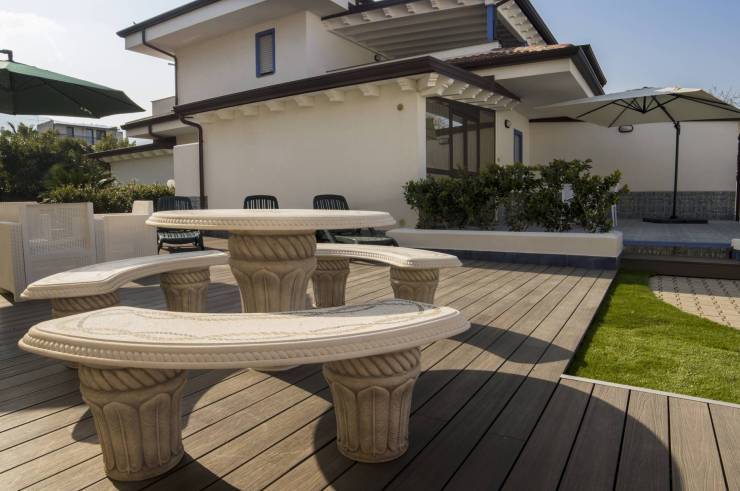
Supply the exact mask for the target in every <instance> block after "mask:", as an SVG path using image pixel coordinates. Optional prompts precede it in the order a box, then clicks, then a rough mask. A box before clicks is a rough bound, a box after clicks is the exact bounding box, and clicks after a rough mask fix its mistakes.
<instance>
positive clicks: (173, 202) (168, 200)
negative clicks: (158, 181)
mask: <svg viewBox="0 0 740 491" xmlns="http://www.w3.org/2000/svg"><path fill="white" fill-rule="evenodd" d="M192 209H193V202H192V201H190V198H188V197H187V196H162V197H161V198H159V199H158V200H157V211H170V210H192Z"/></svg>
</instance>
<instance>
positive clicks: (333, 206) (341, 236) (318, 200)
mask: <svg viewBox="0 0 740 491" xmlns="http://www.w3.org/2000/svg"><path fill="white" fill-rule="evenodd" d="M313 208H314V210H349V209H350V208H349V203H347V199H346V198H345V197H344V196H342V195H339V194H319V195H318V196H314V198H313ZM368 231H369V233H370V235H365V234H363V233H362V229H359V228H357V229H345V230H321V231H319V232H317V233H316V238H317V240H319V241H320V242H335V243H339V244H365V245H386V246H396V247H398V242H396V239H394V238H392V237H386V236H385V235H382V234H380V233H378V232H376V231H375V229H373V228H369V229H368Z"/></svg>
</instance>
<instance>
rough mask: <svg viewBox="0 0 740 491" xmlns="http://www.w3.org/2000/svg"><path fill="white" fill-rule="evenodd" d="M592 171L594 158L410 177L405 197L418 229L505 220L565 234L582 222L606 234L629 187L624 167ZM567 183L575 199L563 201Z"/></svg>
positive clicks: (513, 226) (489, 225)
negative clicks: (415, 215)
mask: <svg viewBox="0 0 740 491" xmlns="http://www.w3.org/2000/svg"><path fill="white" fill-rule="evenodd" d="M590 171H591V161H590V160H585V161H581V160H573V161H565V160H554V161H553V162H551V163H549V164H548V165H544V166H534V167H530V166H526V165H523V164H514V165H509V166H503V167H502V166H498V165H491V166H489V167H487V168H485V169H483V170H482V171H481V172H480V174H478V175H474V176H473V175H469V174H467V173H465V172H462V171H459V172H456V173H455V174H454V175H453V176H452V177H451V178H447V177H441V178H438V177H428V178H426V179H421V180H416V181H409V182H407V183H406V185H405V186H404V197H405V199H406V202H407V203H408V204H409V206H411V208H413V209H414V210H416V211H417V212H418V213H419V222H418V224H417V227H418V228H444V229H460V228H470V227H472V228H479V229H489V230H492V229H494V228H496V226H497V225H498V222H499V221H503V222H505V224H506V226H507V228H508V229H509V230H513V231H522V230H526V229H527V228H528V227H530V226H539V227H542V228H544V229H545V230H547V231H558V232H560V231H565V230H569V229H570V228H571V226H572V225H579V226H581V227H583V228H584V229H585V230H587V231H589V232H606V231H609V230H611V228H612V223H611V214H610V209H611V206H612V205H613V204H616V203H617V202H618V201H619V197H620V196H621V195H622V194H624V193H626V192H627V188H626V186H625V187H622V188H621V189H616V186H617V185H618V184H619V180H620V177H621V174H620V173H619V171H616V172H614V173H612V174H611V175H609V176H594V175H591V173H590ZM566 185H569V186H571V188H572V189H573V194H574V197H573V199H571V200H568V201H563V196H562V192H563V188H564V186H566ZM500 212H502V213H500ZM500 214H503V215H504V217H503V220H499V215H500Z"/></svg>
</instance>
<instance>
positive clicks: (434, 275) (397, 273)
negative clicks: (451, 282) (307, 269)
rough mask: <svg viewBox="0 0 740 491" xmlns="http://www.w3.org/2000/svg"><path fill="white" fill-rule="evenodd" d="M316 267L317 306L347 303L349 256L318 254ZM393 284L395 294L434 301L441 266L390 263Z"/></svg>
mask: <svg viewBox="0 0 740 491" xmlns="http://www.w3.org/2000/svg"><path fill="white" fill-rule="evenodd" d="M317 259H318V260H317V262H316V271H315V272H314V274H313V277H312V278H311V281H312V283H313V295H314V301H315V302H316V307H319V308H323V307H339V306H341V305H344V303H345V302H344V300H345V298H344V296H345V290H346V288H347V277H348V276H349V259H347V258H333V257H332V258H329V257H318V258H317ZM390 280H391V287H392V288H393V294H394V296H395V297H396V298H402V299H404V300H414V301H415V302H424V303H434V294H435V293H436V291H437V285H438V283H439V269H436V268H431V269H410V268H399V267H396V266H391V272H390Z"/></svg>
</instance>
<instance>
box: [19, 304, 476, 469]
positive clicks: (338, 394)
mask: <svg viewBox="0 0 740 491" xmlns="http://www.w3.org/2000/svg"><path fill="white" fill-rule="evenodd" d="M469 326H470V324H469V322H468V321H466V320H465V319H464V318H463V317H462V315H461V314H460V312H458V311H456V310H454V309H451V308H449V307H435V306H432V305H427V304H420V303H416V302H411V301H408V300H386V301H381V302H370V303H367V304H363V305H352V306H344V307H336V308H331V309H314V310H307V311H299V312H289V313H269V314H207V313H187V312H169V311H157V310H149V309H138V308H133V307H114V308H110V309H106V310H100V311H92V312H86V313H83V314H78V315H75V316H68V317H63V318H58V319H52V320H48V321H45V322H42V323H40V324H37V325H35V326H33V327H32V328H31V329H29V330H28V332H27V333H26V334H25V335H24V337H23V339H22V340H21V341H20V342H19V346H20V347H21V348H22V349H24V350H26V351H29V352H32V353H36V354H39V355H42V356H48V357H51V358H56V359H61V360H64V361H68V362H73V363H77V364H79V365H80V386H81V390H82V394H83V397H84V399H85V401H86V402H87V403H88V404H89V405H90V408H91V411H92V413H93V418H94V421H95V428H96V431H97V432H98V436H99V438H100V442H101V445H102V447H103V454H104V457H105V465H106V472H107V473H108V475H109V476H110V477H111V478H113V479H119V480H142V479H148V478H151V477H154V476H157V475H160V474H162V473H164V472H166V471H168V470H169V469H171V468H172V467H174V466H175V465H176V464H177V462H178V460H179V459H180V458H181V457H182V455H183V450H182V441H181V438H182V437H181V431H180V403H181V399H182V387H183V384H184V382H185V372H184V370H188V369H206V370H207V369H225V368H257V369H260V368H265V367H268V368H269V367H284V366H288V365H303V364H309V363H323V364H324V375H325V377H326V379H327V381H328V382H329V384H330V386H331V390H332V393H333V396H334V402H335V405H336V414H337V425H338V435H339V445H340V450H341V451H342V453H344V454H345V455H347V456H348V457H350V458H352V459H355V460H358V461H363V462H382V461H386V460H390V459H394V458H396V457H398V456H400V455H401V454H403V452H404V451H405V450H406V449H407V448H408V423H409V413H410V408H411V395H412V391H413V385H414V382H415V380H416V378H417V376H418V374H419V370H420V365H419V357H420V352H419V347H420V346H424V345H426V344H429V343H432V342H434V341H436V340H438V339H443V338H447V337H450V336H454V335H456V334H458V333H460V332H462V331H465V330H466V329H468V327H469Z"/></svg>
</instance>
